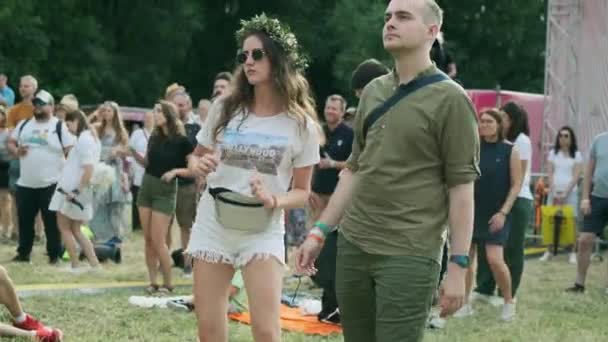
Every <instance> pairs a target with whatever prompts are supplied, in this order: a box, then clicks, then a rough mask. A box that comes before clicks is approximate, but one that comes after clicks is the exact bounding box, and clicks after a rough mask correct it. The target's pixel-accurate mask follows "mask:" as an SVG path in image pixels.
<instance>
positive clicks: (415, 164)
mask: <svg viewBox="0 0 608 342" xmlns="http://www.w3.org/2000/svg"><path fill="white" fill-rule="evenodd" d="M439 72H440V71H439V70H438V69H437V68H436V67H435V66H432V67H429V68H428V69H426V70H425V71H423V72H422V73H420V74H419V75H418V76H417V77H421V76H426V75H431V74H434V73H439ZM398 86H399V79H398V77H397V75H396V74H395V73H390V74H388V75H385V76H382V77H379V78H377V79H375V80H374V81H372V82H371V83H370V84H369V85H368V86H367V87H365V89H364V90H363V94H362V96H361V101H360V103H359V108H358V111H357V116H356V118H355V123H354V130H355V138H354V142H353V151H352V154H351V156H350V158H349V160H348V162H347V166H348V168H349V169H350V170H351V171H353V172H354V174H355V180H356V181H355V186H354V190H353V195H352V198H351V202H350V203H349V205H348V206H347V208H346V211H345V214H344V217H343V220H342V223H341V225H340V230H341V231H342V234H343V235H344V237H345V238H346V239H347V240H348V241H350V242H351V243H353V244H355V245H356V246H358V247H360V248H361V249H362V250H363V251H365V252H367V253H370V254H380V255H411V256H421V257H428V258H431V259H434V260H437V261H439V259H440V256H441V248H442V246H443V243H444V242H445V235H446V234H445V232H446V227H447V217H448V208H449V207H448V189H449V188H451V187H453V186H456V185H459V184H466V183H469V182H473V181H474V180H475V179H476V178H477V177H478V176H479V168H478V162H479V135H478V129H477V120H476V114H475V110H474V108H473V106H472V104H471V101H470V100H469V98H468V96H467V94H466V92H465V91H464V89H462V87H460V86H459V85H458V84H457V83H455V82H454V81H451V80H448V81H442V82H438V83H434V84H432V85H429V86H426V87H424V88H422V89H419V90H417V91H416V92H414V93H412V94H410V95H409V96H407V97H406V98H405V99H402V100H401V101H400V102H398V103H397V104H396V105H395V106H393V107H392V108H391V109H390V110H389V111H388V112H387V113H385V114H384V115H383V116H382V117H381V118H380V119H378V120H377V121H376V122H375V123H374V124H373V125H372V126H371V127H370V128H369V131H368V134H367V137H363V122H364V120H365V118H366V117H367V116H368V115H369V114H370V113H371V112H372V111H373V110H374V109H375V108H376V107H378V106H380V105H381V104H382V103H384V102H385V101H386V100H387V99H388V98H389V97H390V96H392V95H393V94H394V93H395V91H396V90H397V87H398Z"/></svg>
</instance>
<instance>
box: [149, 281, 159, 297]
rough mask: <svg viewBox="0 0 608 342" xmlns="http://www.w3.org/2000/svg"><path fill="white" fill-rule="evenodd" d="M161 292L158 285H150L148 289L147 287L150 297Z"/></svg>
mask: <svg viewBox="0 0 608 342" xmlns="http://www.w3.org/2000/svg"><path fill="white" fill-rule="evenodd" d="M158 291H159V288H158V285H157V284H150V285H148V287H146V293H147V294H149V295H154V294H156V293H157V292H158Z"/></svg>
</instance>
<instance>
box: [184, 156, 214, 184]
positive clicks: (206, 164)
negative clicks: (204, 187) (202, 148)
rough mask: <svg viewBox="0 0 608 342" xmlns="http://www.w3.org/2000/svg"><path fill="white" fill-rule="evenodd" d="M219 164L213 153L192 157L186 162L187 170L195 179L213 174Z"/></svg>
mask: <svg viewBox="0 0 608 342" xmlns="http://www.w3.org/2000/svg"><path fill="white" fill-rule="evenodd" d="M219 163H220V159H219V156H218V155H216V154H214V153H207V154H205V155H204V156H202V157H197V156H192V157H190V159H189V160H188V169H189V170H190V172H192V173H193V174H194V175H195V176H197V177H202V178H203V179H205V178H207V175H209V174H210V173H212V172H215V170H216V169H217V166H218V165H219Z"/></svg>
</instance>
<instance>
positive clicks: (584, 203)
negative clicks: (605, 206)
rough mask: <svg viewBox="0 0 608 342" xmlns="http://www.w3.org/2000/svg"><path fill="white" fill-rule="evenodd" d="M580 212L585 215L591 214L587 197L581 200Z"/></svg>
mask: <svg viewBox="0 0 608 342" xmlns="http://www.w3.org/2000/svg"><path fill="white" fill-rule="evenodd" d="M581 212H582V213H583V215H585V216H587V215H589V214H591V201H589V199H584V200H582V201H581Z"/></svg>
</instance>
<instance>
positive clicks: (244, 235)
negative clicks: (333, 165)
mask: <svg viewBox="0 0 608 342" xmlns="http://www.w3.org/2000/svg"><path fill="white" fill-rule="evenodd" d="M241 24H242V27H241V29H240V30H239V31H238V32H237V42H238V45H239V46H240V50H239V53H238V55H237V62H238V63H239V65H238V66H237V68H236V71H235V78H234V80H233V83H234V84H233V85H232V89H233V91H232V92H231V94H230V95H228V96H227V97H224V98H220V99H219V100H218V101H216V102H215V103H214V104H213V106H212V107H211V109H210V110H209V116H208V122H209V124H208V125H206V128H205V129H203V130H201V132H199V134H198V136H197V139H198V143H199V145H198V146H197V148H196V150H195V152H194V153H193V154H192V155H191V156H190V158H189V163H188V166H189V169H190V170H191V171H192V172H193V173H194V174H196V175H198V176H199V177H202V178H204V179H205V180H206V182H207V188H206V190H205V192H204V194H203V195H202V198H201V200H200V203H199V207H198V212H197V217H196V222H195V224H194V227H193V228H192V236H191V238H190V243H189V246H188V249H187V253H188V254H189V255H191V256H192V257H193V259H194V287H193V291H194V304H195V308H196V313H197V318H198V334H199V338H200V340H201V341H227V340H228V339H227V330H228V322H227V317H226V311H227V305H228V294H229V287H230V281H231V278H232V276H233V275H234V273H235V270H236V269H241V271H242V275H243V278H244V282H245V288H246V289H247V294H248V302H249V310H250V312H251V318H252V331H253V337H254V340H255V341H264V342H267V341H280V340H281V337H280V335H281V330H280V324H279V315H280V312H279V309H280V298H281V287H282V278H283V271H284V264H285V260H284V248H285V247H284V243H283V236H284V228H283V227H284V222H283V221H284V219H283V217H284V215H283V210H284V209H287V208H297V207H304V206H305V205H306V203H307V201H308V197H309V192H310V183H311V176H312V170H313V165H315V164H316V163H317V162H318V161H319V140H320V134H319V133H320V127H319V125H318V122H317V117H316V112H315V105H314V101H313V99H312V97H311V95H310V89H309V86H308V82H307V81H306V79H305V78H304V77H303V76H302V70H303V69H304V68H305V67H306V59H305V58H304V57H303V56H302V54H301V52H300V49H299V46H298V42H297V40H296V38H295V36H294V35H293V33H291V32H290V30H289V28H288V27H287V26H285V25H283V24H281V23H280V22H279V21H278V20H276V19H272V18H268V17H266V16H265V15H261V16H256V17H254V18H252V19H251V20H249V21H243V22H242V23H241Z"/></svg>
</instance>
